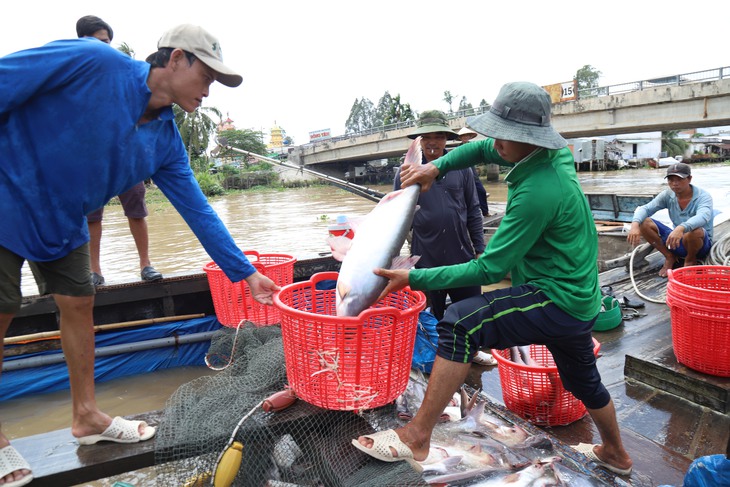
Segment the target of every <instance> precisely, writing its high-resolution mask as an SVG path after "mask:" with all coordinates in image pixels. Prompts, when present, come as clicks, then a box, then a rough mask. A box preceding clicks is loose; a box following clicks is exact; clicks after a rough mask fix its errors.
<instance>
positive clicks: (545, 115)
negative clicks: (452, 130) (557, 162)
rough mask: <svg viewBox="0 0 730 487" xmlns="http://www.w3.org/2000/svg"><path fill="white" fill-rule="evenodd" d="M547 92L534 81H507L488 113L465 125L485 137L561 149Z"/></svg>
mask: <svg viewBox="0 0 730 487" xmlns="http://www.w3.org/2000/svg"><path fill="white" fill-rule="evenodd" d="M550 107H551V101H550V95H548V93H547V91H545V90H543V89H542V88H540V87H539V86H537V85H536V84H533V83H527V82H523V81H518V82H515V83H507V84H505V85H504V86H502V89H501V90H499V95H497V99H496V100H494V104H493V105H492V106H491V107H490V109H489V111H488V112H487V113H484V114H482V115H477V116H476V117H471V118H469V119H468V120H467V121H466V124H467V125H468V126H469V127H470V128H472V129H474V130H476V131H477V132H479V133H480V134H482V135H485V136H487V137H492V138H494V139H501V140H510V141H513V142H524V143H526V144H532V145H536V146H538V147H545V148H547V149H561V148H563V147H565V146H567V145H568V143H567V142H566V141H565V139H564V138H563V137H562V136H561V135H560V134H559V133H558V132H557V131H556V130H555V129H554V128H553V126H552V124H551V123H550Z"/></svg>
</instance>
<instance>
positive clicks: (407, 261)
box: [390, 255, 421, 270]
mask: <svg viewBox="0 0 730 487" xmlns="http://www.w3.org/2000/svg"><path fill="white" fill-rule="evenodd" d="M420 258H421V256H420V255H412V256H410V257H407V256H404V255H399V256H397V257H395V258H393V262H391V264H390V269H391V270H395V269H410V268H412V267H413V266H414V265H416V262H418V259H420Z"/></svg>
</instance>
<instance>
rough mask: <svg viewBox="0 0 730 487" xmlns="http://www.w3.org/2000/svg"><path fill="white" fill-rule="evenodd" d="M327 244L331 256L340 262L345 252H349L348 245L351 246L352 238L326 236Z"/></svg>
mask: <svg viewBox="0 0 730 487" xmlns="http://www.w3.org/2000/svg"><path fill="white" fill-rule="evenodd" d="M327 244H328V245H329V246H330V249H331V250H332V257H334V258H335V260H338V261H340V262H342V261H343V260H344V259H345V255H347V252H349V250H350V247H352V239H349V238H347V237H343V236H339V237H327Z"/></svg>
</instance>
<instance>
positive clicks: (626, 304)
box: [620, 296, 644, 309]
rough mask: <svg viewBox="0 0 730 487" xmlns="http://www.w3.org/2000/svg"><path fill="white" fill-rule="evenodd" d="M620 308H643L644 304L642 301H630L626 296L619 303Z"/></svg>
mask: <svg viewBox="0 0 730 487" xmlns="http://www.w3.org/2000/svg"><path fill="white" fill-rule="evenodd" d="M620 303H621V307H622V308H634V309H636V308H643V307H644V302H643V301H634V300H632V299H629V298H628V297H627V296H624V297H623V298H622V299H621V301H620Z"/></svg>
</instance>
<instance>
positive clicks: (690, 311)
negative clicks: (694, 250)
mask: <svg viewBox="0 0 730 487" xmlns="http://www.w3.org/2000/svg"><path fill="white" fill-rule="evenodd" d="M668 277H669V279H668V283H667V305H668V306H669V310H670V313H671V317H672V345H673V346H674V355H675V356H676V357H677V362H679V363H681V364H684V365H686V366H687V367H689V368H691V369H694V370H697V371H699V372H703V373H705V374H709V375H715V376H719V377H730V267H727V266H707V265H698V266H688V267H681V268H679V269H676V270H670V271H669V272H668Z"/></svg>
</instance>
